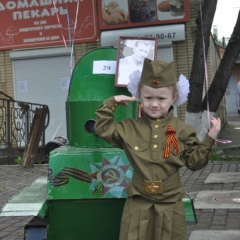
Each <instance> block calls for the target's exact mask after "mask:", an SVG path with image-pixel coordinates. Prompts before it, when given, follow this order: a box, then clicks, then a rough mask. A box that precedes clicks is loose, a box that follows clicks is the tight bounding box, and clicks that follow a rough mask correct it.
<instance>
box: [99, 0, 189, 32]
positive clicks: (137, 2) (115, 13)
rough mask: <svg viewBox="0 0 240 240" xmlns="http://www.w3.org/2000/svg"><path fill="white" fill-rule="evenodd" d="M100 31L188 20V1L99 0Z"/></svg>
mask: <svg viewBox="0 0 240 240" xmlns="http://www.w3.org/2000/svg"><path fill="white" fill-rule="evenodd" d="M99 3H100V4H99V5H98V11H99V25H100V29H117V28H128V27H139V26H151V25H160V24H169V23H179V22H186V21H188V20H189V5H188V0H99Z"/></svg>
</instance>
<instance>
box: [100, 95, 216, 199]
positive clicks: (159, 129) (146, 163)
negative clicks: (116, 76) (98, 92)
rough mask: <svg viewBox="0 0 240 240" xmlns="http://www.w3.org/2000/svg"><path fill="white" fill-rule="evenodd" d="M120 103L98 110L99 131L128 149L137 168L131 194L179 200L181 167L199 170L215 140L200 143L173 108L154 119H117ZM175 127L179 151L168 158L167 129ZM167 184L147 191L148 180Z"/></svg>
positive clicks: (108, 102) (106, 104)
mask: <svg viewBox="0 0 240 240" xmlns="http://www.w3.org/2000/svg"><path fill="white" fill-rule="evenodd" d="M117 106H118V103H116V102H115V100H114V97H111V98H109V99H107V100H106V101H104V102H103V104H102V105H101V106H100V108H99V109H98V110H97V111H96V114H97V116H98V118H97V120H96V124H95V133H96V134H97V135H98V136H100V137H101V138H103V139H104V140H106V141H107V142H108V143H109V144H111V145H112V146H113V147H117V148H121V149H123V150H124V151H125V153H126V155H127V157H128V160H129V162H130V163H131V165H132V167H133V169H134V170H133V177H132V182H131V184H130V185H129V187H128V189H127V193H128V196H129V197H131V196H134V195H141V196H143V197H145V198H147V199H151V200H154V201H155V202H177V201H179V200H181V199H182V198H183V197H184V195H185V190H184V188H183V186H182V184H181V180H180V176H179V173H178V169H179V168H181V167H182V166H184V165H185V166H187V168H189V169H191V170H193V171H196V170H199V169H201V168H203V167H205V166H206V165H207V163H208V154H209V151H210V149H211V147H212V146H213V144H214V142H215V141H214V139H212V138H211V137H210V136H208V135H206V137H205V139H204V140H203V141H202V142H199V140H198V138H197V137H196V133H195V131H194V129H193V128H192V127H191V126H189V125H187V124H186V123H184V122H183V121H181V120H179V119H177V118H175V117H174V116H173V110H172V109H171V110H169V114H168V116H167V117H166V118H160V119H151V118H149V117H148V116H143V117H141V118H138V119H130V118H127V119H124V120H122V121H121V122H115V121H114V114H113V112H114V109H115V108H116V107H117ZM168 126H171V127H173V128H174V129H175V130H176V135H175V137H176V139H177V142H178V147H179V152H178V153H176V149H174V147H173V146H171V149H170V151H171V152H170V155H169V157H168V158H164V157H163V152H164V146H165V142H166V130H167V127H168ZM148 181H150V183H151V181H153V182H154V183H155V182H161V181H162V183H163V190H162V192H161V193H160V194H151V193H149V192H147V191H146V190H145V187H146V186H145V182H148Z"/></svg>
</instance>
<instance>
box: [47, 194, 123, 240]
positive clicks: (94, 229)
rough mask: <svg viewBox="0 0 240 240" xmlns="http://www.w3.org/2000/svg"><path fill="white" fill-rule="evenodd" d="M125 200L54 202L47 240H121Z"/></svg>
mask: <svg viewBox="0 0 240 240" xmlns="http://www.w3.org/2000/svg"><path fill="white" fill-rule="evenodd" d="M124 202H125V199H99V200H92V199H91V200H86V201H83V200H75V201H62V200H59V201H51V202H50V203H49V212H50V213H51V214H50V215H49V226H48V240H66V239H67V240H78V239H80V240H90V239H103V240H118V237H119V230H120V221H121V215H122V210H123V206H124Z"/></svg>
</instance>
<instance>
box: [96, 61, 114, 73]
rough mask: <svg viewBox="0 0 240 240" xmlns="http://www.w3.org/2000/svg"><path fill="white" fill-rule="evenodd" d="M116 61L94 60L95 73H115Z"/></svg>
mask: <svg viewBox="0 0 240 240" xmlns="http://www.w3.org/2000/svg"><path fill="white" fill-rule="evenodd" d="M115 73H116V61H105V60H104V61H94V62H93V74H115Z"/></svg>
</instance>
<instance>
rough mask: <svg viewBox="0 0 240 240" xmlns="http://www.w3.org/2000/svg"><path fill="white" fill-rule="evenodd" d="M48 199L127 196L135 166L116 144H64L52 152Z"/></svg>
mask: <svg viewBox="0 0 240 240" xmlns="http://www.w3.org/2000/svg"><path fill="white" fill-rule="evenodd" d="M49 173H50V176H49V179H48V194H47V199H48V200H52V199H101V198H125V197H126V193H125V191H124V190H125V188H126V187H127V186H128V184H129V181H130V179H131V178H132V168H131V166H130V164H129V162H128V159H127V157H126V155H125V153H124V152H123V151H122V150H121V149H116V148H76V147H71V146H63V147H60V148H57V149H55V150H54V151H52V152H51V153H50V161H49Z"/></svg>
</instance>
